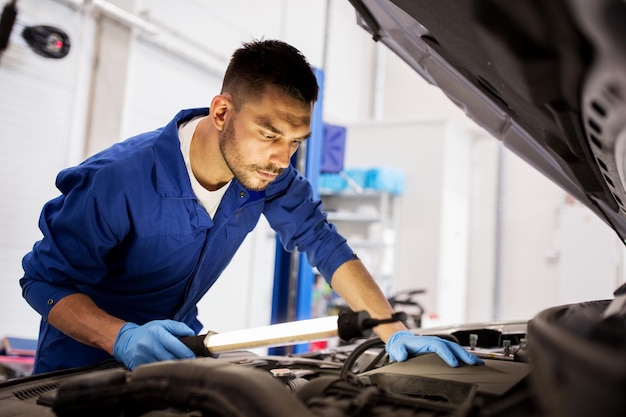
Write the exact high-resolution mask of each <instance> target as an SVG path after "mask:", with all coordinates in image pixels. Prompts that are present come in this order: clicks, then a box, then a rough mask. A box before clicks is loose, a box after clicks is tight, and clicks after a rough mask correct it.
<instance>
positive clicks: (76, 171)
mask: <svg viewBox="0 0 626 417" xmlns="http://www.w3.org/2000/svg"><path fill="white" fill-rule="evenodd" d="M317 94H318V85H317V82H316V79H315V75H314V73H313V71H312V70H311V67H310V65H309V64H308V62H307V61H306V59H305V58H304V57H303V56H302V54H301V53H300V52H299V51H298V50H297V49H295V48H293V47H292V46H290V45H288V44H285V43H283V42H280V41H274V40H267V41H255V42H251V43H247V44H244V45H243V47H242V48H240V49H238V50H237V51H235V53H234V54H233V56H232V59H231V62H230V63H229V66H228V68H227V70H226V73H225V76H224V80H223V86H222V91H221V93H220V94H219V95H217V96H215V97H214V98H213V99H212V101H211V105H210V108H208V109H207V108H203V109H191V110H184V111H181V112H180V113H179V114H178V115H176V117H175V118H174V120H172V121H171V122H170V123H169V124H168V125H166V126H165V127H163V128H160V129H157V130H155V131H152V132H147V133H144V134H140V135H138V136H136V137H133V138H130V139H128V140H126V141H124V142H121V143H118V144H115V145H113V146H111V147H110V148H108V149H106V150H104V151H102V152H100V153H98V154H96V155H94V156H92V157H91V158H89V159H87V160H86V161H84V162H83V163H82V164H80V165H78V166H76V167H72V168H68V169H66V170H63V171H61V172H60V174H59V175H58V177H57V182H56V185H57V187H58V188H59V190H60V191H61V193H62V194H61V195H60V196H59V197H57V198H55V199H53V200H51V201H49V202H48V203H47V204H46V205H45V206H44V208H43V210H42V214H41V218H40V222H39V226H40V228H41V231H42V232H43V239H42V240H41V241H39V242H37V243H36V244H35V245H34V248H33V250H32V252H30V253H28V254H27V255H26V256H25V257H24V259H23V267H24V272H25V273H24V277H23V278H22V279H21V280H20V284H21V285H22V289H23V294H24V297H25V298H26V300H27V301H28V302H29V303H30V304H31V306H32V307H33V308H34V309H35V310H37V311H38V312H39V313H40V314H41V316H42V321H41V327H40V334H39V341H38V346H37V355H36V364H35V369H34V372H35V373H41V372H47V371H53V370H58V369H65V368H70V367H76V366H83V365H89V364H95V363H99V362H101V361H103V360H106V359H110V358H111V357H114V358H115V359H116V360H118V361H119V362H122V363H124V364H125V365H126V366H127V367H128V368H129V369H133V368H135V367H136V366H138V365H141V364H144V363H150V362H154V361H160V360H168V359H183V358H192V357H194V355H193V353H192V352H191V350H190V349H188V348H187V347H186V346H185V345H184V344H183V343H181V342H180V340H179V338H180V337H182V336H191V335H194V334H196V333H197V332H199V331H200V330H201V329H202V324H201V323H200V322H199V321H198V319H197V309H196V303H197V302H198V301H199V300H200V298H201V297H202V296H203V295H204V294H205V293H206V292H207V291H208V290H209V288H210V287H211V285H212V284H213V283H214V282H215V281H216V280H217V278H218V277H219V275H220V273H221V272H222V271H223V270H224V268H225V267H226V266H227V265H228V263H229V261H230V260H231V258H232V257H233V255H234V253H235V252H236V250H237V249H238V247H239V245H240V244H241V243H242V241H243V240H244V238H245V237H246V235H247V234H248V233H249V232H250V231H251V230H252V229H253V228H254V227H255V225H256V223H257V221H258V219H259V217H260V216H261V215H262V214H263V215H264V216H265V217H266V218H267V220H268V221H269V224H270V225H271V226H272V228H273V229H274V230H276V232H277V233H278V235H279V236H280V239H281V242H282V244H283V246H284V247H285V248H286V249H287V250H293V249H294V248H296V247H297V248H298V249H299V250H300V251H302V252H305V253H306V254H307V256H308V259H309V261H310V262H311V264H312V265H314V266H316V267H317V268H318V270H319V271H320V272H321V273H322V275H323V276H324V277H325V278H326V279H327V280H328V281H329V282H330V284H331V286H332V287H333V288H334V289H335V290H336V291H337V293H338V294H339V295H341V296H342V297H343V298H344V300H345V301H346V302H347V303H348V305H349V306H350V307H351V308H352V309H354V310H367V311H369V313H370V314H371V316H372V317H375V318H384V317H389V316H390V315H391V314H392V309H391V308H390V306H389V304H388V303H387V301H386V299H385V297H384V296H383V295H382V293H381V291H380V290H379V288H378V287H377V286H376V284H375V282H374V280H373V279H372V277H371V276H370V274H369V273H368V271H367V270H366V268H365V267H364V266H363V264H362V263H361V261H359V260H358V258H357V257H356V255H354V254H353V252H352V250H351V249H350V247H349V246H348V245H347V244H346V241H345V239H344V238H343V237H341V236H340V235H339V234H337V232H336V230H335V228H334V226H332V225H330V224H329V223H327V222H326V216H325V215H324V213H322V212H321V210H320V207H321V206H320V203H319V201H316V200H314V199H313V194H312V189H311V186H310V184H309V183H308V181H307V180H306V179H305V178H303V177H302V176H300V175H299V174H298V172H297V171H296V170H295V169H294V168H293V167H292V166H290V158H291V156H292V155H293V154H294V152H295V151H296V150H297V149H298V146H299V145H300V143H302V142H303V141H304V140H306V139H307V138H308V137H309V136H310V134H311V131H310V121H311V114H312V109H313V104H314V102H315V101H316V100H317ZM375 331H376V333H377V334H378V335H379V336H380V337H381V338H382V339H383V340H385V341H387V349H388V351H389V352H390V355H391V356H392V357H393V358H395V359H396V360H404V359H406V358H407V356H408V355H413V354H417V353H420V352H428V351H430V352H433V351H435V352H438V353H439V354H440V356H442V357H443V358H444V359H445V360H446V361H447V362H448V363H449V364H450V365H451V366H457V365H458V363H459V362H458V359H461V360H462V361H464V362H466V363H469V364H477V363H482V361H480V359H478V358H477V357H475V356H473V355H471V354H469V353H467V352H466V351H465V350H463V349H462V348H461V347H460V346H458V345H456V344H453V343H449V342H446V341H443V340H441V339H438V338H432V337H417V336H413V335H412V334H411V333H410V332H408V331H407V329H406V328H405V327H404V326H403V325H402V324H401V323H393V324H385V325H380V326H378V327H377V328H376V329H375ZM457 358H458V359H457Z"/></svg>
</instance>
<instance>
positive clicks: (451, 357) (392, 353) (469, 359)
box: [385, 330, 485, 367]
mask: <svg viewBox="0 0 626 417" xmlns="http://www.w3.org/2000/svg"><path fill="white" fill-rule="evenodd" d="M385 349H386V350H387V353H388V354H389V357H390V358H391V360H394V361H398V362H403V361H405V360H406V359H407V358H408V357H409V356H415V355H418V354H420V353H427V352H433V353H436V354H437V355H439V356H440V357H441V359H443V360H444V361H445V362H446V363H447V364H448V365H450V366H452V367H457V366H459V361H458V359H461V360H462V361H463V362H465V363H466V364H468V365H484V364H485V363H484V362H483V361H482V359H480V358H479V357H477V356H475V355H472V354H471V353H469V352H468V351H466V350H465V349H463V347H461V346H460V345H459V344H458V343H454V342H451V341H449V340H445V339H442V338H439V337H436V336H416V335H414V334H413V333H411V332H409V331H406V330H400V331H397V332H395V333H394V334H392V335H391V337H390V338H389V340H388V341H387V344H386V346H385Z"/></svg>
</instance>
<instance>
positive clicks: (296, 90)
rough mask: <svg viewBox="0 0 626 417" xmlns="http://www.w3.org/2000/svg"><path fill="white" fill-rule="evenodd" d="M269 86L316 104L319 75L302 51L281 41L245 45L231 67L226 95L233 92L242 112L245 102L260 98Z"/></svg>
mask: <svg viewBox="0 0 626 417" xmlns="http://www.w3.org/2000/svg"><path fill="white" fill-rule="evenodd" d="M268 85H273V86H275V87H278V88H280V89H281V90H282V91H284V92H285V93H287V94H288V95H289V96H291V97H293V98H295V99H297V100H300V101H302V102H303V103H314V102H315V101H316V100H317V95H318V92H319V86H318V84H317V79H316V77H315V73H314V72H313V69H312V68H311V65H310V64H309V63H308V61H307V59H306V57H305V56H304V55H303V54H302V53H301V52H300V51H299V50H298V49H296V48H294V47H293V46H291V45H289V44H287V43H285V42H282V41H279V40H255V41H252V42H245V43H243V46H242V47H241V48H239V49H237V50H236V51H235V52H234V53H233V55H232V57H231V60H230V63H229V64H228V68H227V69H226V73H225V75H224V80H223V84H222V93H224V92H229V93H231V95H232V97H233V103H234V105H235V108H237V109H238V108H240V107H241V105H242V104H243V102H244V101H246V100H254V99H257V98H259V97H260V96H261V94H262V93H263V91H264V89H265V87H267V86H268Z"/></svg>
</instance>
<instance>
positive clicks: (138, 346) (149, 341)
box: [113, 320, 196, 370]
mask: <svg viewBox="0 0 626 417" xmlns="http://www.w3.org/2000/svg"><path fill="white" fill-rule="evenodd" d="M194 334H195V333H194V331H193V330H192V329H191V328H189V327H188V326H187V325H186V324H185V323H181V322H179V321H174V320H154V321H151V322H148V323H146V324H144V325H143V326H139V325H137V324H135V323H125V324H124V325H123V326H122V328H121V329H120V331H119V333H118V334H117V338H116V339H115V344H114V345H113V356H114V357H115V359H116V360H117V361H118V362H122V363H124V365H126V367H127V368H128V369H130V370H133V369H134V368H136V367H137V366H139V365H141V364H144V363H151V362H157V361H165V360H170V359H192V358H195V357H196V355H195V354H194V353H193V352H192V351H191V349H189V348H188V347H187V346H185V345H184V344H183V343H182V342H181V341H180V340H179V339H178V338H179V337H182V336H193V335H194Z"/></svg>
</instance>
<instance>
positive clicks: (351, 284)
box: [331, 259, 407, 342]
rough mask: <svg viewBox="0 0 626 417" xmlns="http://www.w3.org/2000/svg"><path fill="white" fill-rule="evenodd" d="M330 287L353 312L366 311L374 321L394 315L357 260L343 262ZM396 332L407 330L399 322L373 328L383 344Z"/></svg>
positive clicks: (372, 279) (381, 293) (377, 287)
mask: <svg viewBox="0 0 626 417" xmlns="http://www.w3.org/2000/svg"><path fill="white" fill-rule="evenodd" d="M331 287H332V288H333V289H334V290H335V291H336V292H337V294H339V295H340V296H341V298H343V299H344V301H345V302H346V303H347V304H348V306H349V307H350V308H351V309H352V310H353V311H361V310H366V311H367V312H368V313H369V314H370V316H372V318H375V319H386V318H389V317H391V315H392V314H393V313H394V311H393V309H392V308H391V305H390V304H389V302H388V301H387V299H386V298H385V295H384V294H383V292H382V291H381V290H380V287H379V286H378V285H377V284H376V281H374V278H373V277H372V275H371V274H370V273H369V271H368V270H367V269H366V268H365V265H363V263H362V262H361V261H360V260H358V259H353V260H350V261H348V262H345V263H344V264H343V265H341V266H340V267H339V268H337V270H336V271H335V273H334V274H333V276H332V279H331ZM398 330H407V328H406V327H405V326H404V325H403V324H402V323H401V322H395V323H389V324H381V325H379V326H377V327H375V328H374V331H375V332H376V334H377V335H378V336H379V337H380V338H381V339H382V340H383V341H385V342H386V341H387V340H388V339H389V337H391V335H392V334H393V333H395V332H397V331H398Z"/></svg>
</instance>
